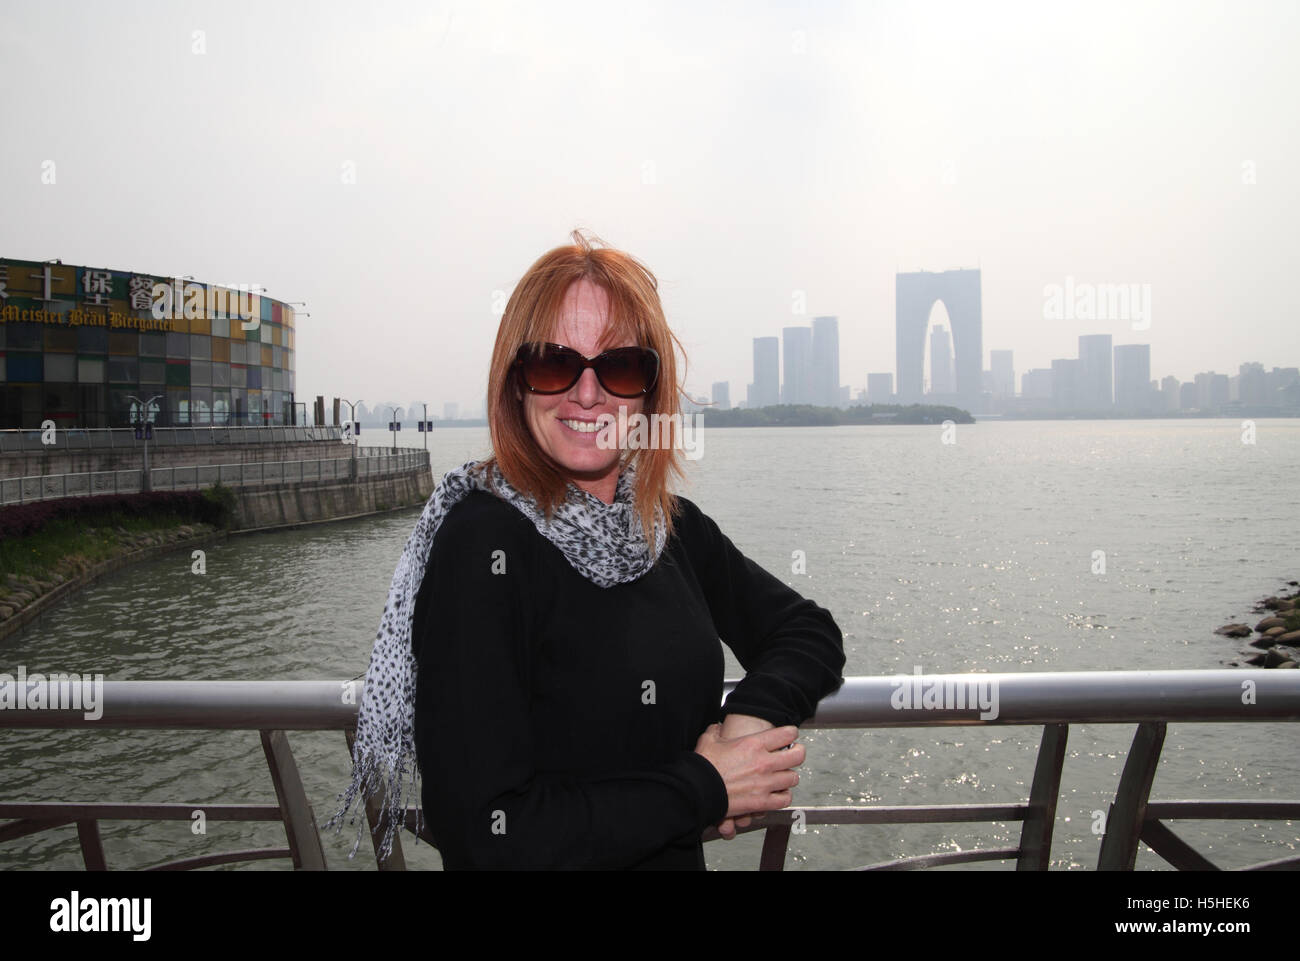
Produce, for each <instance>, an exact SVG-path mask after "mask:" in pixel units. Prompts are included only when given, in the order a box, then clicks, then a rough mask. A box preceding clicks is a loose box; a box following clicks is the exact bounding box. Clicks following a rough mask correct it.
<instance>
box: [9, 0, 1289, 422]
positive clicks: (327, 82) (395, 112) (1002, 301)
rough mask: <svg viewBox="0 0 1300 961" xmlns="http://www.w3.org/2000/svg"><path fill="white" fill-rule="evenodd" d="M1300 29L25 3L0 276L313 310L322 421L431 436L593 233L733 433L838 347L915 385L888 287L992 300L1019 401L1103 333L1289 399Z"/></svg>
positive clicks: (702, 5)
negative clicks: (1122, 308)
mask: <svg viewBox="0 0 1300 961" xmlns="http://www.w3.org/2000/svg"><path fill="white" fill-rule="evenodd" d="M1298 11H1300V4H1297V3H1296V2H1294V0H1285V2H1279V3H1269V2H1260V0H1244V2H1240V3H1193V2H1184V0H1178V2H1165V3H1134V2H1122V3H1114V4H1110V3H1099V2H1096V0H1089V2H1086V3H1079V4H1065V3H1042V2H1035V3H1024V4H1006V3H992V2H978V3H975V2H956V3H919V2H918V3H906V4H894V3H865V2H862V3H854V2H842V3H840V2H806V3H759V2H748V0H747V2H742V3H708V2H698V0H696V2H681V3H662V2H656V3H626V2H619V3H602V2H592V3H585V2H581V3H580V2H568V0H557V2H547V3H529V2H519V3H505V2H480V0H474V2H463V0H462V2H451V0H444V2H434V3H387V2H368V3H355V2H347V3H342V2H339V3H315V2H311V3H307V2H303V3H288V2H278V0H261V2H256V3H240V2H231V0H221V2H216V3H199V2H196V3H180V2H149V3H145V2H120V0H118V2H113V3H99V2H90V0H84V2H51V0H38V2H27V0H5V3H4V5H3V7H0V90H3V95H2V96H0V129H3V131H4V147H3V150H0V211H2V212H3V213H2V215H0V256H5V257H15V258H25V259H33V260H44V259H48V258H54V257H58V258H60V259H62V260H63V261H64V262H65V263H74V264H83V265H89V266H97V267H110V268H114V269H135V270H140V271H147V272H152V273H156V274H164V275H166V274H171V275H185V274H190V275H193V276H194V277H195V278H197V279H198V280H201V281H206V282H213V283H227V282H232V283H241V282H242V283H258V284H261V285H263V286H264V287H265V288H266V289H267V291H268V293H269V294H270V295H271V296H274V297H278V298H281V299H284V300H291V301H296V300H302V301H307V307H306V308H303V309H305V310H307V311H308V312H310V314H311V316H310V317H307V318H303V319H301V320H300V322H299V332H298V347H299V351H298V362H297V363H298V371H299V374H298V396H299V398H300V399H304V400H310V398H311V397H312V396H314V395H315V394H317V393H322V394H325V395H327V396H336V395H342V396H345V397H349V398H351V399H354V400H355V399H357V398H358V397H361V398H364V399H365V400H367V401H369V402H371V403H374V402H376V401H378V400H381V399H385V398H391V399H393V400H397V401H399V402H401V403H406V402H407V401H409V400H412V399H425V400H428V401H429V402H430V405H431V408H433V409H435V410H437V411H438V412H439V413H441V405H442V403H443V402H444V401H447V400H456V401H459V402H460V403H461V405H462V408H465V407H472V406H475V405H478V404H479V403H481V398H482V394H483V390H484V387H485V384H486V377H487V364H488V360H489V357H490V352H491V347H492V343H493V339H494V337H495V334H496V328H497V324H498V322H499V315H498V314H497V313H495V312H494V304H495V303H499V304H500V305H504V295H506V294H508V292H509V291H510V290H511V289H512V288H513V286H514V284H515V283H516V282H517V281H518V279H519V277H520V275H521V274H522V273H523V271H524V270H526V269H527V268H528V266H529V265H530V264H531V263H532V262H533V261H534V260H535V259H536V258H537V257H538V256H540V255H541V254H542V253H544V252H545V251H546V250H548V249H550V248H551V247H554V246H557V245H559V244H562V243H565V242H567V235H568V233H569V231H571V230H572V229H573V228H575V227H585V228H588V229H590V230H591V231H593V232H594V233H596V234H597V235H599V236H600V237H602V238H604V240H606V241H607V242H609V243H610V244H612V245H614V246H617V247H620V248H622V249H624V250H627V251H629V252H631V253H633V254H635V255H636V256H637V257H639V258H640V259H641V260H642V261H643V262H645V263H646V264H647V265H648V266H649V267H650V269H651V270H652V271H654V272H655V273H656V274H657V276H658V278H659V281H660V290H661V294H662V296H663V300H664V307H665V310H666V312H667V315H668V319H669V322H670V323H671V324H672V325H673V327H674V329H675V330H676V331H677V333H678V335H679V337H680V338H681V339H682V341H683V342H684V344H685V346H686V349H687V352H688V361H689V371H688V379H687V385H688V387H689V388H690V389H691V390H692V391H693V392H696V393H707V392H708V390H709V386H710V383H711V382H712V381H714V380H729V381H730V382H731V394H732V400H733V401H736V400H740V399H743V398H744V393H745V384H746V383H747V382H749V381H750V380H751V378H752V367H751V338H753V337H755V336H765V335H776V334H779V333H780V329H781V328H782V327H783V326H789V325H792V324H799V323H808V322H809V321H810V320H811V318H812V317H813V316H815V315H821V314H834V315H837V316H838V317H839V318H840V340H841V344H840V358H841V377H842V379H843V381H844V382H845V383H848V384H851V385H852V386H853V387H854V389H855V391H856V389H858V388H860V387H863V386H865V384H866V374H867V372H868V371H891V372H892V371H893V370H894V366H895V363H894V274H895V272H896V271H897V270H899V269H904V270H919V269H926V270H944V269H949V268H953V267H974V266H979V267H980V268H981V269H982V271H983V311H984V350H985V356H984V365H985V366H986V367H987V366H988V351H989V350H990V349H996V348H1013V349H1014V350H1015V352H1016V353H1015V366H1016V371H1017V378H1018V377H1019V375H1020V374H1021V373H1023V372H1024V371H1025V370H1027V369H1029V368H1030V367H1043V366H1048V365H1049V364H1050V361H1051V359H1052V358H1053V357H1073V356H1076V351H1077V337H1078V335H1079V334H1081V333H1111V334H1113V335H1114V342H1115V343H1116V344H1122V343H1144V342H1148V343H1150V344H1151V368H1152V370H1151V372H1152V376H1153V377H1156V378H1159V377H1163V376H1165V375H1167V374H1174V375H1176V376H1177V377H1179V378H1180V379H1183V380H1186V379H1189V378H1190V377H1191V376H1192V375H1193V374H1194V373H1196V372H1197V371H1200V370H1208V369H1215V370H1217V371H1219V372H1220V373H1223V372H1227V373H1236V370H1237V365H1238V364H1239V363H1241V362H1242V361H1246V360H1261V361H1263V362H1264V364H1265V366H1266V367H1272V366H1274V365H1277V366H1295V365H1297V364H1300V317H1298V316H1297V308H1296V306H1295V305H1293V304H1292V303H1291V301H1290V297H1289V295H1288V296H1286V297H1284V296H1282V294H1283V293H1285V290H1286V289H1287V287H1288V285H1289V284H1290V283H1292V282H1294V280H1295V279H1296V277H1297V276H1298V275H1300V257H1298V256H1297V254H1300V240H1298V239H1297V238H1298V237H1300V232H1298V231H1300V228H1298V227H1297V224H1300V188H1298V186H1297V179H1296V178H1297V171H1298V170H1300V150H1298V149H1297V148H1298V147H1300V123H1297V121H1296V111H1297V107H1296V104H1297V93H1298V92H1300V83H1298V82H1297V81H1298V80H1300V56H1298V54H1297V51H1300V12H1298ZM47 161H53V163H54V168H53V169H54V171H55V182H54V183H53V184H47V183H42V171H43V169H49V168H48V167H43V165H45V164H46V162H47ZM349 180H351V181H354V182H348V181H349ZM1252 181H1253V182H1252ZM1067 276H1068V277H1072V278H1073V280H1074V282H1075V283H1076V284H1082V283H1092V284H1101V283H1137V284H1149V285H1150V290H1151V318H1150V329H1149V330H1146V331H1141V332H1136V331H1134V330H1132V329H1131V324H1130V322H1129V320H1127V319H1109V320H1106V321H1094V322H1091V323H1089V322H1081V321H1071V320H1050V319H1046V318H1045V317H1044V286H1045V285H1047V284H1053V283H1055V284H1064V283H1065V280H1066V278H1067ZM795 291H803V292H805V294H804V296H805V298H806V314H805V315H803V316H800V315H796V314H793V313H792V303H793V302H794V292H795ZM1017 386H1018V385H1017Z"/></svg>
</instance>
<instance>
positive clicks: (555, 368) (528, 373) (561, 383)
mask: <svg viewBox="0 0 1300 961" xmlns="http://www.w3.org/2000/svg"><path fill="white" fill-rule="evenodd" d="M581 366H582V359H581V358H580V357H579V356H578V355H577V354H576V353H569V352H565V351H559V350H554V349H552V348H550V347H547V348H545V349H544V350H542V351H541V353H537V354H534V353H531V352H530V353H529V354H527V355H526V356H525V357H524V382H525V383H526V384H527V385H528V386H529V387H530V388H531V389H533V390H535V391H539V392H540V393H543V394H554V393H559V392H560V391H562V390H568V389H569V388H570V387H571V386H573V382H574V381H576V380H577V379H578V372H579V370H580V369H581Z"/></svg>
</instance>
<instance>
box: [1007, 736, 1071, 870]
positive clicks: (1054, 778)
mask: <svg viewBox="0 0 1300 961" xmlns="http://www.w3.org/2000/svg"><path fill="white" fill-rule="evenodd" d="M1069 734H1070V725H1068V724H1044V725H1043V738H1042V741H1041V742H1040V743H1039V745H1038V762H1037V763H1036V764H1035V765H1034V780H1033V785H1032V786H1031V787H1030V789H1029V810H1028V812H1026V814H1025V820H1024V823H1023V824H1022V825H1021V827H1020V856H1019V857H1018V858H1016V870H1017V871H1046V870H1047V868H1048V864H1049V863H1050V861H1051V856H1052V828H1053V827H1054V826H1055V823H1056V801H1057V798H1058V797H1059V796H1060V793H1061V768H1062V767H1064V765H1065V742H1066V740H1067V739H1068V737H1069Z"/></svg>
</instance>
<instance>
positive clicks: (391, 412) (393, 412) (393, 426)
mask: <svg viewBox="0 0 1300 961" xmlns="http://www.w3.org/2000/svg"><path fill="white" fill-rule="evenodd" d="M388 416H389V417H391V418H392V420H390V421H389V422H388V429H389V430H390V431H391V432H392V434H393V453H394V454H396V453H397V432H398V431H399V430H401V427H402V425H401V424H399V423H398V422H397V408H396V407H390V408H388Z"/></svg>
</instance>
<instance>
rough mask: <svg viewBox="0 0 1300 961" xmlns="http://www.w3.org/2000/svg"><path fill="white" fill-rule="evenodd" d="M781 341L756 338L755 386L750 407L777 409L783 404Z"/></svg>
mask: <svg viewBox="0 0 1300 961" xmlns="http://www.w3.org/2000/svg"><path fill="white" fill-rule="evenodd" d="M780 353H781V341H780V340H779V339H777V338H776V337H755V338H754V384H753V393H752V394H751V395H750V398H749V406H750V407H775V406H776V405H777V404H779V403H781V365H780Z"/></svg>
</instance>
